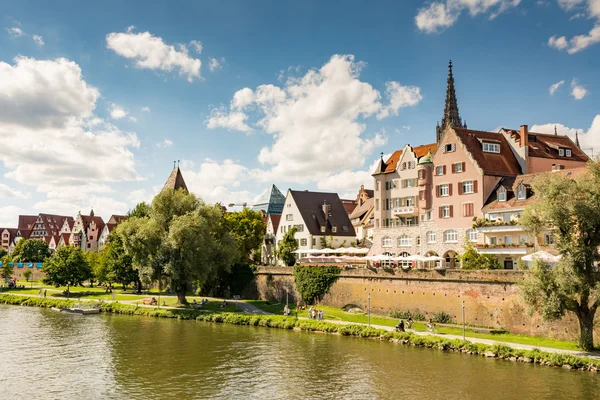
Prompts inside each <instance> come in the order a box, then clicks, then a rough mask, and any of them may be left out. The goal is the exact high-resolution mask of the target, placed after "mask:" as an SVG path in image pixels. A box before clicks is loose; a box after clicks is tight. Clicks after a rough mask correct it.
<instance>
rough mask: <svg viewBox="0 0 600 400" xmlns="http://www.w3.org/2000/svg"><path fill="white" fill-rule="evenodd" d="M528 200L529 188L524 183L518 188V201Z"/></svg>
mask: <svg viewBox="0 0 600 400" xmlns="http://www.w3.org/2000/svg"><path fill="white" fill-rule="evenodd" d="M526 198H527V188H525V185H523V184H522V183H521V184H520V185H519V186H517V200H525V199H526Z"/></svg>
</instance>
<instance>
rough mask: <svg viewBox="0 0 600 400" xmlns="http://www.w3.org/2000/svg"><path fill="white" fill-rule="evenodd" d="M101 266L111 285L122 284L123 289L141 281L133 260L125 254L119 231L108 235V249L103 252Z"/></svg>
mask: <svg viewBox="0 0 600 400" xmlns="http://www.w3.org/2000/svg"><path fill="white" fill-rule="evenodd" d="M118 228H119V227H117V229H118ZM101 264H102V268H101V269H102V271H103V272H104V273H105V280H106V281H107V282H110V283H112V282H117V283H120V284H121V285H123V289H125V288H126V287H127V285H129V284H130V283H131V282H136V283H137V282H138V281H139V280H140V277H139V274H138V272H137V271H136V270H135V269H134V268H133V259H132V257H131V256H130V255H129V254H127V253H126V252H125V247H124V246H123V239H122V238H121V236H120V235H119V234H118V231H113V232H111V233H110V235H108V240H107V244H106V247H105V248H104V249H103V250H102V262H101Z"/></svg>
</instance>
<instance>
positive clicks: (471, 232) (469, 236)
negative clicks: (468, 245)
mask: <svg viewBox="0 0 600 400" xmlns="http://www.w3.org/2000/svg"><path fill="white" fill-rule="evenodd" d="M467 239H469V242H476V241H477V231H476V230H475V229H469V230H468V231H467Z"/></svg>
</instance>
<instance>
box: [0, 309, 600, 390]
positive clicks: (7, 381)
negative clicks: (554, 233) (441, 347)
mask: <svg viewBox="0 0 600 400" xmlns="http://www.w3.org/2000/svg"><path fill="white" fill-rule="evenodd" d="M0 338H1V340H0V360H1V361H0V388H2V391H1V394H0V397H2V398H8V399H12V398H38V399H40V398H58V397H62V398H82V397H87V398H143V399H159V398H160V399H162V398H167V397H168V398H210V399H225V398H227V399H230V398H243V399H246V398H262V399H305V398H311V399H314V398H324V399H329V398H330V399H333V398H336V399H338V398H345V399H371V398H373V399H374V398H417V397H420V398H422V397H427V398H440V397H443V398H444V399H461V400H464V399H471V398H473V399H476V398H486V399H524V398H527V399H535V398H544V399H547V398H556V399H564V398H570V399H589V398H594V397H595V396H596V393H595V392H594V391H595V390H596V388H597V387H598V383H599V382H598V380H599V378H598V377H597V376H596V375H594V374H589V373H582V372H575V371H564V370H561V369H554V368H548V367H539V366H533V365H529V364H518V363H510V362H499V361H496V360H489V359H484V358H478V357H473V356H466V355H460V354H454V353H445V352H440V351H434V350H429V349H418V348H411V347H405V346H399V345H392V344H390V343H386V342H379V341H371V340H361V339H355V338H346V337H341V336H333V335H323V334H309V333H298V332H289V331H283V330H276V329H273V330H271V329H264V328H253V327H239V326H231V325H221V324H210V323H202V322H194V321H177V320H165V319H155V318H137V317H125V316H86V317H83V316H79V315H69V314H61V313H55V312H52V311H49V310H42V309H36V308H26V307H14V306H0Z"/></svg>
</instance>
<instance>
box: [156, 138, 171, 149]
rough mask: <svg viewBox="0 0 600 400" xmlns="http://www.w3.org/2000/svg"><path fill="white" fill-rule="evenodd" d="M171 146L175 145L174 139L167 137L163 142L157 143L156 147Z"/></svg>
mask: <svg viewBox="0 0 600 400" xmlns="http://www.w3.org/2000/svg"><path fill="white" fill-rule="evenodd" d="M171 146H173V141H172V140H171V139H165V140H163V141H162V142H159V143H156V147H162V148H166V147H171Z"/></svg>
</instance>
